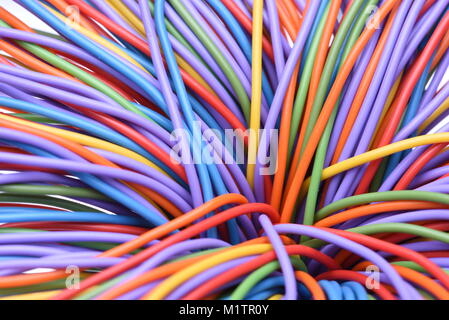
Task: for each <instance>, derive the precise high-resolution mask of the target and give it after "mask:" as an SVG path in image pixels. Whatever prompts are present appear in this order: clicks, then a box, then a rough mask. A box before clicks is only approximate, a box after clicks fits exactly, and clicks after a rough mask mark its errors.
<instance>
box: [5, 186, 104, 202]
mask: <svg viewBox="0 0 449 320" xmlns="http://www.w3.org/2000/svg"><path fill="white" fill-rule="evenodd" d="M0 191H3V192H7V193H9V194H18V195H34V196H36V195H37V196H40V195H58V196H68V197H79V198H89V199H96V200H106V201H111V200H110V199H109V198H108V197H105V196H104V195H103V194H101V193H99V192H96V191H93V190H92V189H87V188H78V187H67V186H45V185H30V184H9V185H2V186H0Z"/></svg>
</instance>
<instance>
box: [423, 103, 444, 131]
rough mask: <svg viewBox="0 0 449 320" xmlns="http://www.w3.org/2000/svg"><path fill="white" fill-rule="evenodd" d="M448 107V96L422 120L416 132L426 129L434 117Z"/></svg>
mask: <svg viewBox="0 0 449 320" xmlns="http://www.w3.org/2000/svg"><path fill="white" fill-rule="evenodd" d="M447 109H449V98H447V99H446V100H445V101H444V102H443V103H442V104H441V106H439V107H438V109H436V110H435V111H434V112H433V113H432V115H431V116H430V117H428V118H427V119H426V121H424V122H423V124H422V125H421V126H420V127H419V129H418V132H419V133H421V132H423V131H424V129H426V128H427V127H428V126H429V125H430V124H431V123H432V122H433V121H434V120H435V119H436V118H438V117H439V116H440V115H441V114H442V113H443V112H445V111H446V110H447Z"/></svg>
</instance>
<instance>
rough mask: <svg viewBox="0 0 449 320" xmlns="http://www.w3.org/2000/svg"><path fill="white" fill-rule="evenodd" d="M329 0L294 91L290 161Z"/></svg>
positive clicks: (289, 150) (289, 145)
mask: <svg viewBox="0 0 449 320" xmlns="http://www.w3.org/2000/svg"><path fill="white" fill-rule="evenodd" d="M329 8H330V2H329V3H328V4H327V7H326V10H325V12H324V13H323V16H322V18H321V20H320V23H319V25H318V27H317V30H316V32H315V34H314V37H313V40H312V43H311V45H310V49H309V53H308V55H307V58H306V61H305V64H304V69H303V71H302V75H301V80H300V81H299V87H298V91H297V92H296V97H295V103H294V105H293V112H292V120H291V125H290V137H289V144H288V161H287V162H289V163H290V159H291V154H292V151H293V147H294V143H295V137H296V136H297V134H298V128H299V121H300V120H301V117H302V113H303V110H304V104H305V101H306V98H307V91H308V88H309V84H310V79H311V77H312V71H313V66H314V64H315V59H316V54H317V51H318V47H319V44H320V39H321V36H322V34H323V30H324V26H325V24H326V19H324V18H325V17H327V15H328V14H329Z"/></svg>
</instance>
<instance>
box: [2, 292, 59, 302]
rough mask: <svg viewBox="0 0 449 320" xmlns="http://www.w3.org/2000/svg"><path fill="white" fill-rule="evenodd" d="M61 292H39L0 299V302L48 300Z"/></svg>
mask: <svg viewBox="0 0 449 320" xmlns="http://www.w3.org/2000/svg"><path fill="white" fill-rule="evenodd" d="M60 291H61V290H52V291H41V292H33V293H24V294H17V295H13V296H6V297H1V298H0V300H48V299H50V298H51V297H52V296H54V295H56V294H57V293H58V292H60Z"/></svg>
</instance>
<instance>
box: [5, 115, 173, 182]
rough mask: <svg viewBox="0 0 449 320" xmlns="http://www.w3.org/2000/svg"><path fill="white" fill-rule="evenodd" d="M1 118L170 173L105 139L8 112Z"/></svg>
mask: <svg viewBox="0 0 449 320" xmlns="http://www.w3.org/2000/svg"><path fill="white" fill-rule="evenodd" d="M0 119H5V120H8V121H11V122H16V123H19V124H22V125H25V126H28V127H32V128H36V129H40V130H42V131H46V132H49V133H53V134H55V135H57V136H60V137H62V138H65V139H67V140H70V141H73V142H77V143H79V144H82V145H84V146H89V147H93V148H97V149H102V150H106V151H110V152H114V153H118V154H120V155H122V156H125V157H128V158H131V159H133V160H136V161H139V162H141V163H143V164H145V165H147V166H149V167H151V168H154V169H156V170H157V171H159V172H161V173H164V174H165V175H167V176H168V177H169V175H168V174H167V173H166V172H165V171H164V170H162V169H161V168H159V167H158V166H157V165H156V164H154V163H153V162H151V161H150V160H148V159H146V158H145V157H143V156H141V155H139V154H137V153H135V152H134V151H131V150H128V149H126V148H123V147H121V146H118V145H116V144H113V143H110V142H107V141H104V140H100V139H97V138H94V137H90V136H87V135H84V134H81V133H77V132H72V131H68V130H64V129H59V128H54V127H50V126H46V125H43V124H39V123H35V122H31V121H27V120H22V119H18V118H14V117H11V116H8V115H6V114H0Z"/></svg>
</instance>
